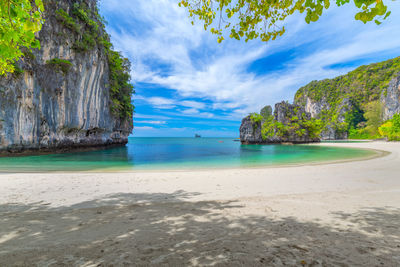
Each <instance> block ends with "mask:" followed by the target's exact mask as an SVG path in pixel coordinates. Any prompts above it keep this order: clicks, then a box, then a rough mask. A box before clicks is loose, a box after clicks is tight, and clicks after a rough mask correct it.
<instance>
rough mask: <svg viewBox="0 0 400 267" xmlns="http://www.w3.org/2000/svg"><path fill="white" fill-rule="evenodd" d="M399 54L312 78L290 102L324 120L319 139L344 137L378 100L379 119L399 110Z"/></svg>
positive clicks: (362, 124) (383, 118)
mask: <svg viewBox="0 0 400 267" xmlns="http://www.w3.org/2000/svg"><path fill="white" fill-rule="evenodd" d="M399 71H400V57H397V58H393V59H390V60H387V61H383V62H379V63H374V64H370V65H366V66H361V67H359V68H357V69H355V70H353V71H351V72H349V73H348V74H346V75H342V76H339V77H336V78H333V79H325V80H322V81H312V82H311V83H309V84H307V85H306V86H303V87H302V88H300V89H299V90H298V91H297V93H296V96H295V99H294V103H295V104H297V105H300V106H303V107H304V108H305V110H306V111H307V112H310V114H311V116H312V117H313V118H317V119H321V120H322V121H323V122H324V123H325V127H324V131H323V132H322V134H321V138H322V139H346V138H347V137H348V135H349V132H350V130H352V129H357V130H358V129H360V130H362V129H363V127H365V126H364V125H365V122H366V120H367V119H366V118H365V117H364V113H365V112H366V110H367V106H368V105H369V104H370V103H372V102H376V101H380V103H382V111H383V113H382V121H385V120H388V119H391V118H392V117H393V115H394V114H395V113H399V112H400V93H399V88H398V87H399V86H400V72H399Z"/></svg>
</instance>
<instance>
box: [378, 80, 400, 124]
mask: <svg viewBox="0 0 400 267" xmlns="http://www.w3.org/2000/svg"><path fill="white" fill-rule="evenodd" d="M381 101H382V104H383V120H390V119H391V118H392V117H393V115H394V114H396V113H400V72H399V73H397V74H396V75H395V76H394V78H393V79H392V80H391V81H390V83H389V86H388V89H387V91H386V94H385V92H383V93H382V95H381Z"/></svg>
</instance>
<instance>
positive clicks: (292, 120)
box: [240, 102, 321, 144]
mask: <svg viewBox="0 0 400 267" xmlns="http://www.w3.org/2000/svg"><path fill="white" fill-rule="evenodd" d="M320 131H321V130H320V127H319V121H318V120H315V119H312V118H311V114H310V113H309V112H306V111H305V109H304V108H303V107H301V106H299V105H295V104H289V103H287V102H281V103H277V104H276V105H275V111H274V112H273V114H272V108H271V106H266V107H264V108H263V109H262V110H261V112H260V114H257V113H253V114H250V115H249V116H247V117H245V118H244V119H243V120H242V125H241V126H240V141H241V142H242V144H277V143H294V144H301V143H311V142H319V141H320V138H319V134H320Z"/></svg>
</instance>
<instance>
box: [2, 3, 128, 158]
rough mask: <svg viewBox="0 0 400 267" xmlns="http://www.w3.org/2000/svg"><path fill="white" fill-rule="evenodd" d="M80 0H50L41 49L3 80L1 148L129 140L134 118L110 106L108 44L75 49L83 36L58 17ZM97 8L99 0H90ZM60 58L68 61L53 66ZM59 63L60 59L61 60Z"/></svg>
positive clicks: (110, 142) (80, 145)
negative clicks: (120, 115) (85, 49)
mask: <svg viewBox="0 0 400 267" xmlns="http://www.w3.org/2000/svg"><path fill="white" fill-rule="evenodd" d="M74 2H75V1H72V0H69V1H46V3H47V5H46V14H45V20H46V21H45V24H44V26H43V29H42V30H41V31H40V33H39V40H40V42H41V49H40V50H37V51H33V53H32V54H30V53H28V55H29V56H25V57H24V58H23V59H22V60H21V61H20V62H19V63H18V65H19V67H20V68H21V69H22V70H23V72H22V73H20V74H12V75H11V74H10V75H8V76H7V77H2V78H0V107H1V108H0V152H17V151H25V150H42V149H43V150H52V149H58V148H71V147H87V146H102V145H111V144H125V143H126V142H127V137H128V135H129V134H130V133H131V131H132V127H133V126H132V120H131V118H120V117H119V116H117V115H113V113H112V112H111V110H110V102H111V101H110V92H109V88H108V84H109V80H108V79H109V66H108V63H107V58H106V54H105V51H104V48H103V47H102V46H101V45H99V44H95V45H94V46H93V48H91V49H89V50H87V51H85V52H77V51H76V50H74V49H73V48H72V46H73V44H74V42H76V40H77V39H79V38H82V36H79V35H77V34H76V33H74V32H73V31H71V30H69V29H68V28H67V27H65V24H63V23H61V22H60V20H59V19H57V16H56V11H57V10H59V9H63V10H65V11H66V12H67V13H68V12H70V10H71V8H72V6H73V4H74ZM85 2H86V4H87V7H88V8H89V10H91V11H93V12H97V11H96V1H95V0H93V1H92V0H87V1H85ZM54 59H62V60H66V61H68V62H69V63H68V62H66V63H65V62H64V63H62V62H61V63H58V64H52V63H51V61H52V60H54ZM56 63H57V62H56Z"/></svg>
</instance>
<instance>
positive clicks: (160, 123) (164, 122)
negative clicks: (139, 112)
mask: <svg viewBox="0 0 400 267" xmlns="http://www.w3.org/2000/svg"><path fill="white" fill-rule="evenodd" d="M136 123H144V124H156V125H162V124H166V123H167V122H166V121H136Z"/></svg>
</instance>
